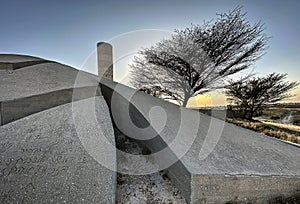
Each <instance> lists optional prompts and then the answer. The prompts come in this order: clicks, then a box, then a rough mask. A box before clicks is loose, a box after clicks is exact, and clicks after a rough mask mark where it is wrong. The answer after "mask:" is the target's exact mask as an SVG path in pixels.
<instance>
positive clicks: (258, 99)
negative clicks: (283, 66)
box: [226, 73, 298, 120]
mask: <svg viewBox="0 0 300 204" xmlns="http://www.w3.org/2000/svg"><path fill="white" fill-rule="evenodd" d="M285 77H286V74H276V73H272V74H269V75H267V76H266V77H253V78H248V79H247V80H244V81H238V82H234V81H231V82H230V85H229V86H228V87H227V91H226V95H227V96H228V97H229V99H230V100H232V101H233V102H234V104H235V105H236V106H237V107H239V108H240V109H241V110H243V112H244V114H243V117H244V118H247V119H250V120H252V118H253V116H254V114H255V113H256V112H257V111H258V110H260V109H261V108H262V106H263V105H267V104H271V103H275V102H278V101H281V100H283V99H286V98H289V97H291V96H292V95H290V94H289V93H288V92H289V91H290V90H291V89H293V88H295V87H296V86H298V83H297V82H286V81H284V79H285Z"/></svg>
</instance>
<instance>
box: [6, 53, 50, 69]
mask: <svg viewBox="0 0 300 204" xmlns="http://www.w3.org/2000/svg"><path fill="white" fill-rule="evenodd" d="M45 62H47V60H44V59H41V58H37V57H31V56H26V55H12V54H0V70H1V69H4V70H14V69H20V68H22V67H26V66H31V65H35V64H41V63H45Z"/></svg>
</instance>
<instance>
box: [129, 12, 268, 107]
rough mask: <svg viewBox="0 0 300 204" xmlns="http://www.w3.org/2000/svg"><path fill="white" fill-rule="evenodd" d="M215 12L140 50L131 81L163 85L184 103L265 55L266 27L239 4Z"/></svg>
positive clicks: (142, 85) (146, 86)
mask: <svg viewBox="0 0 300 204" xmlns="http://www.w3.org/2000/svg"><path fill="white" fill-rule="evenodd" d="M217 16H218V18H217V19H216V20H215V21H210V22H205V23H204V24H202V25H191V26H190V27H187V28H185V29H183V30H175V33H174V34H173V35H172V37H171V38H170V39H165V40H161V41H160V42H158V43H157V44H155V45H153V46H152V47H150V48H145V49H142V50H140V51H139V55H138V56H136V57H135V59H134V61H133V63H132V64H131V65H130V67H131V84H132V85H133V86H135V87H136V88H138V89H144V90H146V89H152V87H160V88H159V89H160V90H164V93H163V94H165V95H169V93H171V96H172V98H174V99H175V100H177V101H179V102H180V103H181V104H182V105H183V106H186V105H187V102H188V100H189V98H190V97H193V96H196V95H198V94H203V93H205V92H208V91H212V90H215V89H219V88H223V87H225V81H226V80H225V79H227V77H228V76H230V75H233V74H235V73H238V72H240V71H242V70H245V69H247V68H249V67H250V66H251V65H252V64H253V63H254V62H255V61H256V60H257V59H258V58H260V57H261V56H262V54H264V50H265V48H266V42H267V39H268V37H267V36H266V35H265V34H264V27H263V25H262V24H261V23H260V22H258V23H256V24H253V25H252V24H251V23H250V22H249V21H247V20H246V17H245V16H246V13H242V12H241V8H236V9H234V10H233V11H230V12H228V13H221V14H217Z"/></svg>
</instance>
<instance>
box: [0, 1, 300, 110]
mask: <svg viewBox="0 0 300 204" xmlns="http://www.w3.org/2000/svg"><path fill="white" fill-rule="evenodd" d="M237 6H243V11H245V12H247V16H246V17H247V19H248V20H249V21H250V23H256V22H258V21H261V22H262V23H264V24H265V27H266V30H265V33H266V34H267V35H268V36H271V38H270V40H269V42H268V47H269V48H268V50H267V53H266V54H265V55H264V56H263V57H262V58H261V59H260V60H259V61H257V62H256V63H255V66H254V68H255V69H254V72H255V73H257V75H262V76H264V75H266V74H269V73H271V72H279V73H287V74H288V77H287V80H290V81H300V69H299V65H300V46H299V44H300V43H299V37H300V23H299V20H300V14H298V10H299V8H300V1H297V0H294V1H292V0H286V1H280V0H272V1H269V0H251V1H242V0H240V1H236V0H227V1H222V0H218V1H217V0H211V1H201V0H188V1H179V0H163V1H162V0H160V1H158V0H152V1H141V0H139V1H137V0H133V1H124V0H123V1H115V0H110V1H100V0H97V1H94V0H89V1H81V0H80V1H79V0H69V1H68V0H60V1H58V0H52V1H47V0H26V1H24V0H7V1H3V0H1V4H0V24H1V32H0V53H14V54H15V53H18V54H27V55H33V56H39V57H42V58H45V59H50V60H55V61H58V62H61V63H64V64H67V65H70V66H73V67H75V68H78V69H83V70H85V71H88V72H92V73H96V58H95V52H96V44H97V42H99V41H106V42H110V43H112V45H113V47H114V60H115V62H116V66H115V76H116V77H115V79H116V81H119V82H121V83H125V84H127V83H128V66H127V65H128V63H130V61H131V60H132V58H133V56H134V54H135V53H136V52H137V51H138V50H139V49H140V48H142V47H147V46H150V45H151V44H153V43H155V42H157V41H159V40H160V39H162V38H168V37H169V36H170V35H171V34H172V32H173V31H174V29H183V28H185V27H187V26H189V25H190V24H191V23H193V24H202V23H203V21H204V20H206V21H208V20H211V19H216V15H215V14H216V13H221V12H227V11H229V10H232V9H234V8H235V7H237ZM292 93H293V94H297V96H295V97H293V98H291V99H290V100H289V101H300V88H298V89H296V90H294V91H293V92H292ZM224 100H225V97H224V95H222V94H220V93H219V92H217V93H216V92H214V93H212V94H210V95H205V96H201V97H198V98H197V99H195V100H191V102H190V105H191V106H193V105H211V104H213V105H222V104H224V103H225V102H224Z"/></svg>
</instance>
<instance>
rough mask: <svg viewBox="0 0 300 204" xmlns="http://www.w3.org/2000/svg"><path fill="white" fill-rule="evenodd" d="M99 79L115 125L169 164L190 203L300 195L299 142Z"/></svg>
mask: <svg viewBox="0 0 300 204" xmlns="http://www.w3.org/2000/svg"><path fill="white" fill-rule="evenodd" d="M100 84H101V90H102V94H103V96H104V97H105V99H106V101H107V103H108V106H109V107H110V110H111V115H112V119H113V121H114V123H115V124H116V126H117V127H118V128H119V129H120V130H121V131H122V132H123V133H124V134H125V135H127V136H130V137H132V138H135V139H136V140H137V141H139V142H140V144H142V145H144V146H146V147H147V148H148V149H150V150H151V154H149V155H150V156H152V158H153V160H154V161H155V162H156V163H157V164H158V165H159V166H160V167H161V168H160V169H158V170H162V169H164V168H167V170H168V175H169V177H170V178H171V180H172V181H173V183H174V184H175V185H176V186H177V187H178V189H180V191H181V193H182V194H183V195H184V196H185V198H186V200H187V201H188V202H190V203H272V202H273V203H274V202H275V203H276V202H283V203H284V202H285V201H292V202H296V201H297V199H299V198H300V156H299V155H300V148H299V147H298V146H295V145H291V144H289V143H286V142H283V141H279V140H276V139H273V138H270V137H267V136H264V135H261V134H258V133H255V132H253V131H249V130H246V129H243V128H240V127H237V126H235V125H232V124H228V123H226V122H224V121H222V120H218V119H216V118H213V117H210V116H207V115H204V114H202V113H199V112H196V111H193V110H189V109H186V108H182V107H179V106H176V105H174V104H171V103H168V102H165V101H163V100H160V99H158V98H155V97H152V96H150V95H147V94H145V93H143V92H139V91H137V90H134V89H131V88H129V87H126V86H124V85H121V84H118V83H115V82H112V81H110V80H107V79H102V80H101V82H100ZM120 118H121V119H120ZM161 118H164V120H161ZM155 121H158V123H159V124H160V123H163V127H160V125H159V124H157V122H155ZM154 126H155V127H154ZM145 130H146V131H145ZM149 173H151V172H149Z"/></svg>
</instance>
